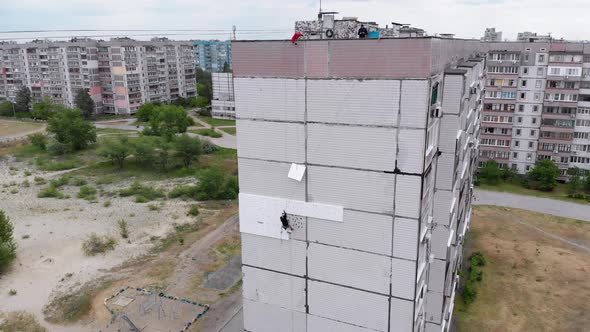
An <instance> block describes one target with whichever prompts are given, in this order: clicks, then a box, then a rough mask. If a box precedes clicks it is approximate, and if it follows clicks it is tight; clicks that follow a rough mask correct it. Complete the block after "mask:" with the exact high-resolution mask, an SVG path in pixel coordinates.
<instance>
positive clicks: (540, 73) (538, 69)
mask: <svg viewBox="0 0 590 332" xmlns="http://www.w3.org/2000/svg"><path fill="white" fill-rule="evenodd" d="M537 76H543V68H537Z"/></svg>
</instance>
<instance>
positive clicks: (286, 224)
mask: <svg viewBox="0 0 590 332" xmlns="http://www.w3.org/2000/svg"><path fill="white" fill-rule="evenodd" d="M281 224H283V229H284V230H286V231H287V233H291V231H293V227H291V225H289V219H287V212H285V211H283V214H282V215H281Z"/></svg>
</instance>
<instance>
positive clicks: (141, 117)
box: [135, 103, 156, 122]
mask: <svg viewBox="0 0 590 332" xmlns="http://www.w3.org/2000/svg"><path fill="white" fill-rule="evenodd" d="M155 109H156V105H155V104H153V103H147V104H143V105H141V107H139V111H137V114H136V115H135V116H136V117H137V121H139V122H149V121H150V120H151V118H152V115H153V114H154V110H155Z"/></svg>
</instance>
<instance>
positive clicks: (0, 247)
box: [0, 210, 16, 272]
mask: <svg viewBox="0 0 590 332" xmlns="http://www.w3.org/2000/svg"><path fill="white" fill-rule="evenodd" d="M13 229H14V227H13V225H12V223H11V222H10V218H9V217H8V216H7V215H6V213H4V211H3V210H0V272H1V271H4V270H5V269H6V268H7V267H8V266H10V264H11V263H12V261H13V260H14V259H15V258H16V242H14V238H13V237H12V231H13Z"/></svg>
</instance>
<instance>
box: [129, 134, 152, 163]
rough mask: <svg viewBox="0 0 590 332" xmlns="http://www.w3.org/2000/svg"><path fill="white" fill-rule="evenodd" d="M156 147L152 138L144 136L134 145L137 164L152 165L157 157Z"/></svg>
mask: <svg viewBox="0 0 590 332" xmlns="http://www.w3.org/2000/svg"><path fill="white" fill-rule="evenodd" d="M155 150H156V148H155V146H154V143H153V142H152V141H151V139H150V137H147V136H142V137H140V138H139V139H137V140H136V141H135V142H134V143H133V156H134V157H135V162H136V163H138V164H142V165H147V164H151V163H152V162H153V161H154V157H155Z"/></svg>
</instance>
